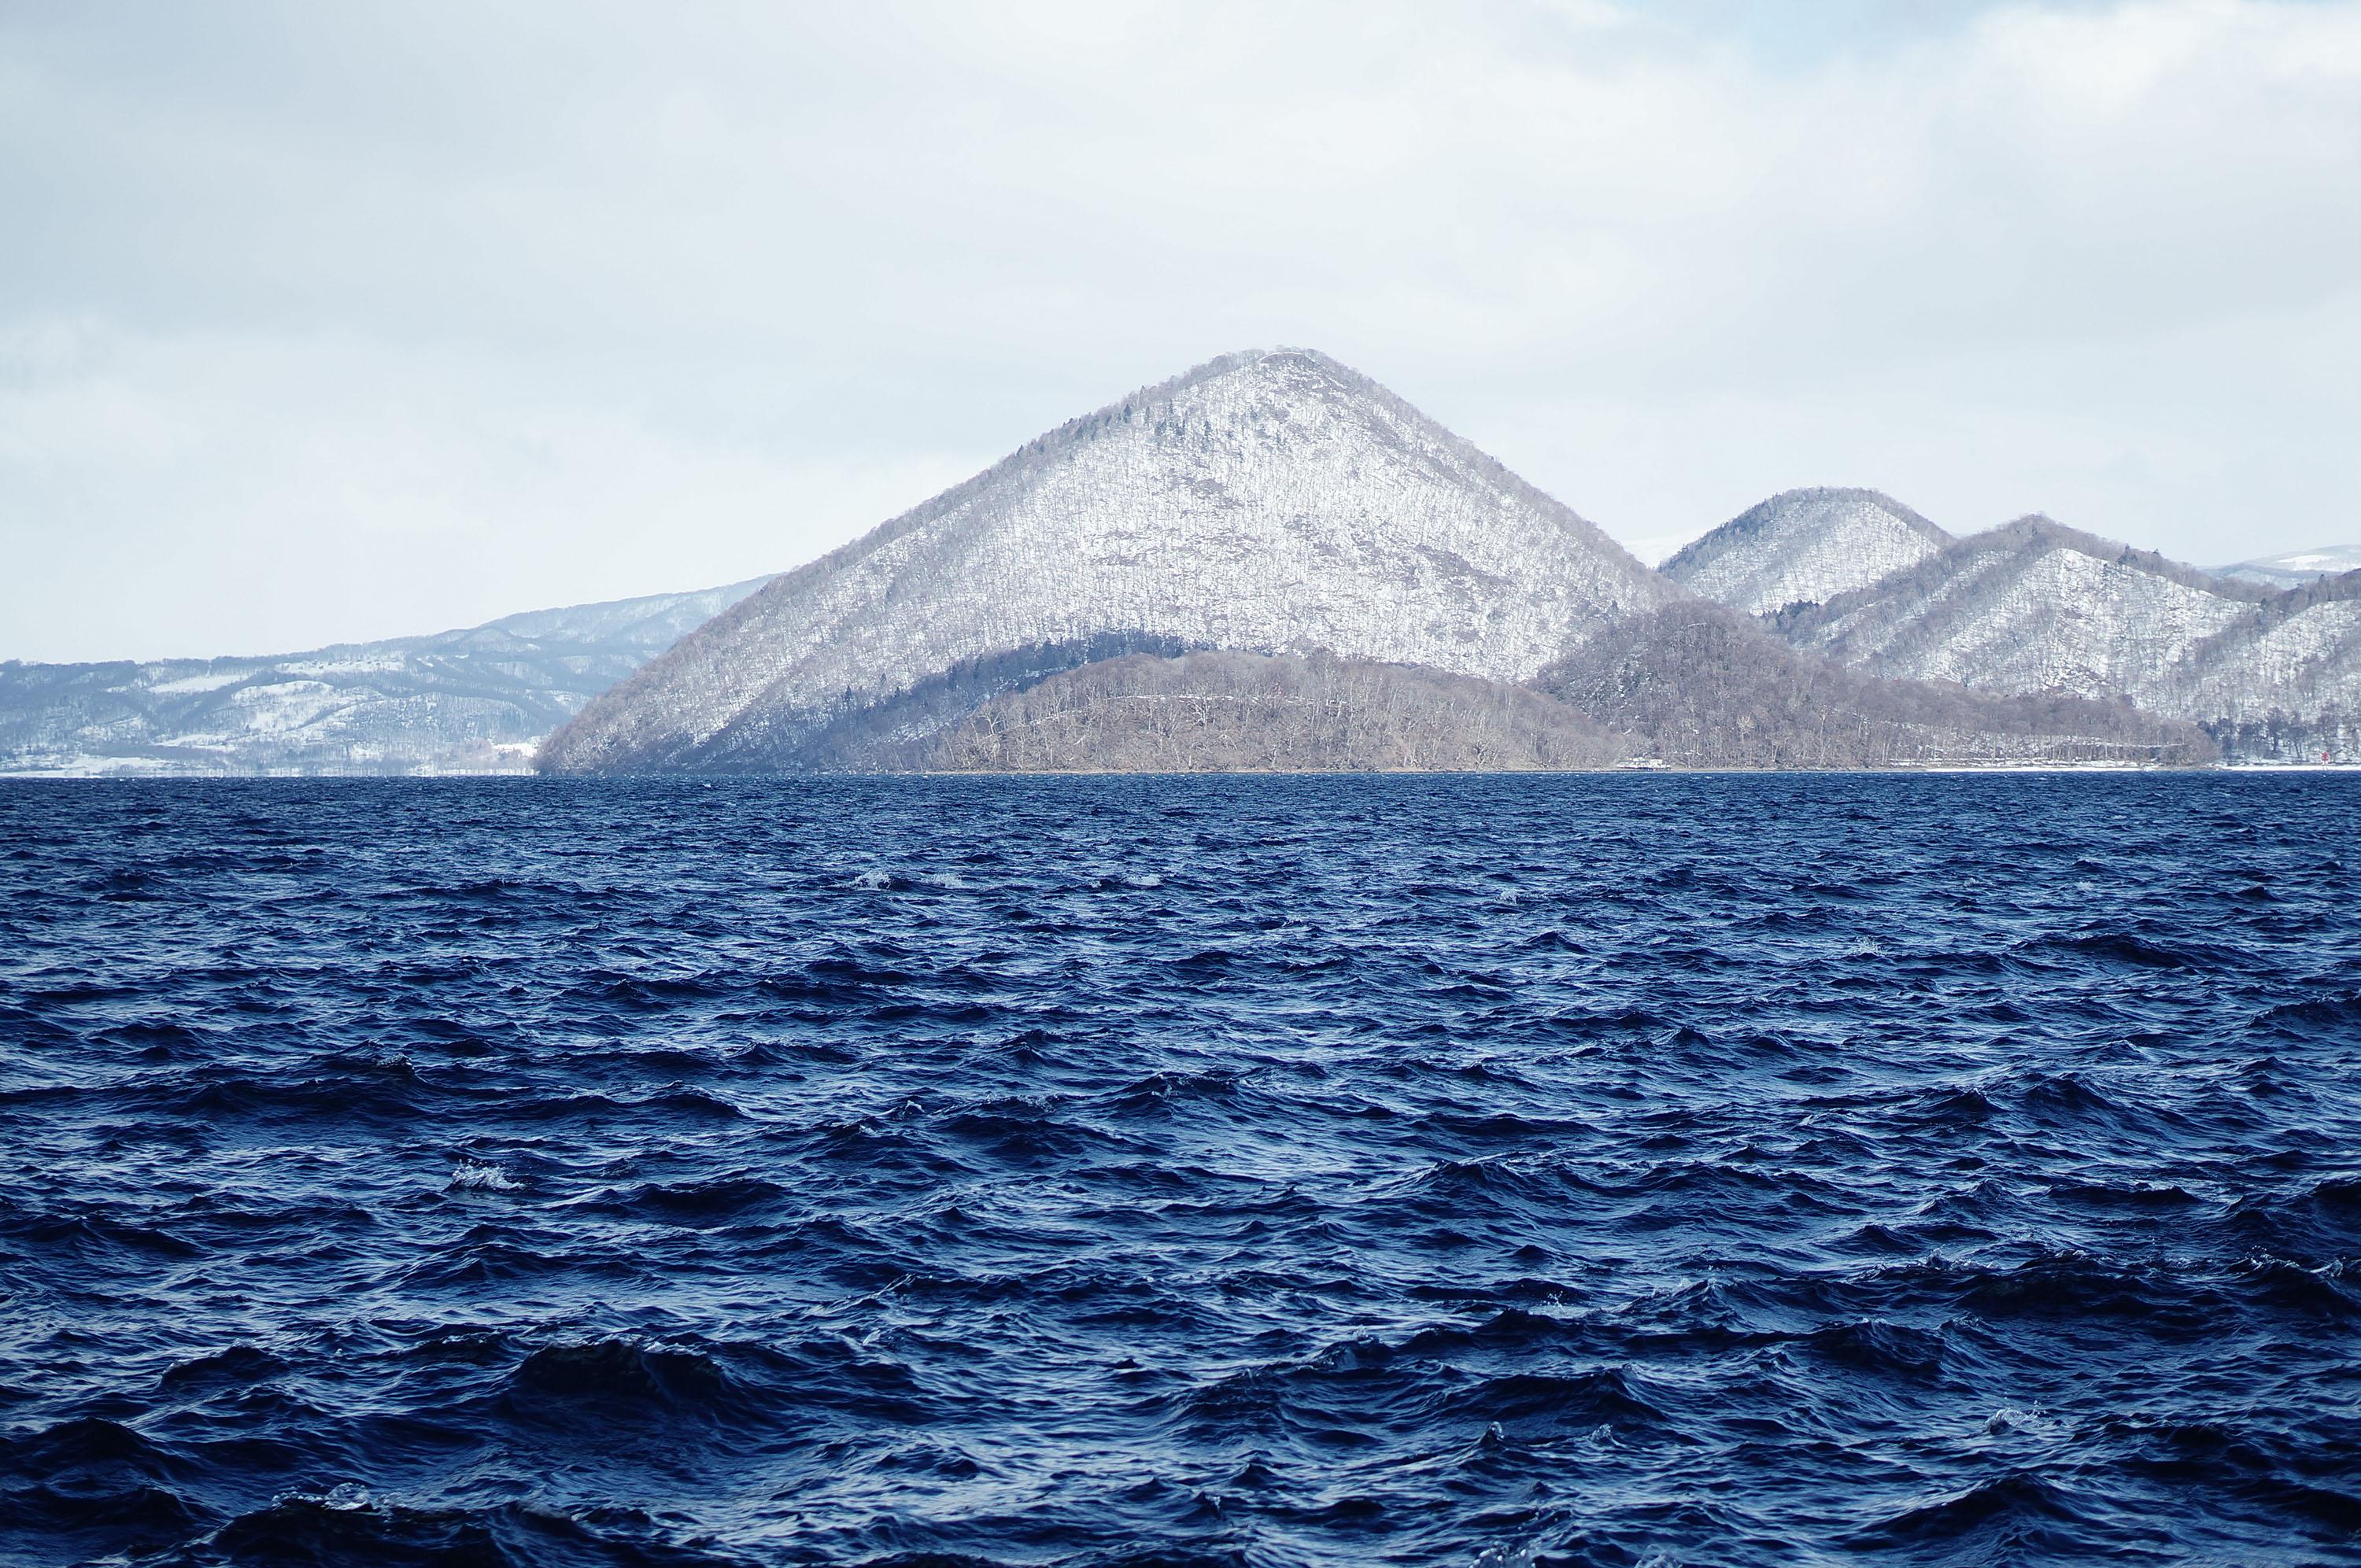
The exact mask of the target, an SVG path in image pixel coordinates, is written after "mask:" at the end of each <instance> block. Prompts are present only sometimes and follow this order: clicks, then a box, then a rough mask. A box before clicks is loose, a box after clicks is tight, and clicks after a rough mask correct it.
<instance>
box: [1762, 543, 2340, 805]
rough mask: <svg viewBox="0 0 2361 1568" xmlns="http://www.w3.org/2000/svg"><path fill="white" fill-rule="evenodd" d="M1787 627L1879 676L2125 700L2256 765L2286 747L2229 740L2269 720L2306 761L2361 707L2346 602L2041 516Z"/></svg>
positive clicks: (2333, 743) (1955, 548)
mask: <svg viewBox="0 0 2361 1568" xmlns="http://www.w3.org/2000/svg"><path fill="white" fill-rule="evenodd" d="M2355 594H2356V595H2361V583H2356V589H2355ZM1785 630H1786V631H1787V634H1788V636H1789V637H1790V638H1791V639H1792V640H1793V641H1795V642H1796V643H1798V644H1799V645H1800V646H1804V647H1806V648H1811V649H1815V650H1817V651H1819V652H1826V653H1828V654H1830V655H1832V656H1834V657H1836V658H1838V659H1839V660H1842V661H1843V662H1845V663H1850V664H1853V665H1856V666H1858V667H1860V668H1862V669H1864V670H1867V671H1869V672H1870V673H1872V674H1880V675H1885V676H1893V677H1902V678H1909V679H1918V680H1938V681H1954V682H1957V683H1959V684H1960V685H1965V686H1969V687H1971V688H1973V689H1976V690H1980V691H1989V692H2004V693H2060V694H2066V695H2070V696H2084V697H2098V698H2105V697H2118V698H2124V699H2127V700H2129V701H2130V702H2132V703H2134V704H2136V705H2137V706H2138V707H2142V708H2144V709H2147V711H2149V712H2151V713H2157V714H2161V715H2165V716H2168V717H2171V718H2187V719H2192V720H2195V721H2198V722H2200V723H2202V724H2204V725H2205V726H2206V727H2207V728H2208V729H2212V730H2213V731H2214V732H2215V733H2216V734H2217V736H2224V737H2230V739H2228V740H2225V744H2226V745H2227V746H2228V749H2229V750H2230V751H2231V752H2232V753H2233V754H2234V755H2237V756H2245V757H2249V758H2251V757H2256V756H2261V755H2276V754H2277V753H2278V750H2279V749H2280V747H2279V742H2273V743H2271V744H2270V745H2268V746H2264V745H2260V743H2258V742H2257V743H2247V742H2242V741H2239V740H2236V739H2235V737H2237V736H2240V735H2247V736H2250V737H2251V735H2252V734H2253V733H2258V732H2259V730H2258V727H2264V728H2268V723H2269V721H2270V720H2271V718H2272V716H2273V715H2278V716H2279V723H2280V728H2281V729H2282V730H2283V731H2284V732H2285V748H2286V749H2288V754H2289V755H2290V756H2293V755H2295V754H2297V753H2298V752H2302V753H2303V754H2306V755H2310V754H2312V753H2313V752H2316V751H2319V750H2320V749H2321V747H2320V746H2318V745H2314V744H2312V740H2314V739H2316V737H2315V736H2314V734H2313V732H2314V731H2316V730H2321V729H2322V727H2323V726H2325V727H2326V729H2325V731H2324V732H2325V733H2327V734H2329V736H2330V739H2329V740H2328V741H2327V742H2326V745H2327V749H2329V750H2331V751H2337V749H2338V748H2340V747H2342V746H2343V745H2344V744H2345V742H2344V741H2341V740H2335V739H2334V735H2335V734H2337V733H2341V730H2339V729H2338V726H2339V725H2341V724H2342V723H2343V720H2342V719H2341V718H2339V717H2338V716H2339V715H2340V714H2342V713H2343V712H2345V710H2348V709H2356V708H2361V681H2357V680H2356V674H2361V672H2356V668H2355V659H2354V650H2355V644H2354V641H2353V636H2354V631H2355V625H2354V612H2353V610H2352V609H2351V596H2347V595H2345V594H2344V593H2342V592H2341V591H2340V590H2336V589H2334V587H2333V586H2323V588H2321V589H2318V590H2310V591H2301V590H2299V591H2294V592H2289V593H2273V592H2272V591H2271V590H2269V589H2268V588H2265V587H2259V586H2257V585H2253V584H2246V583H2238V582H2231V581H2225V580H2224V579H2221V578H2218V577H2213V576H2207V575H2206V574H2204V573H2202V572H2198V571H2195V570H2193V569H2191V568H2190V567H2186V566H2180V565H2175V564H2173V563H2171V562H2169V561H2166V560H2164V559H2163V558H2162V557H2160V556H2158V555H2154V554H2147V553H2145V552H2140V551H2135V550H2131V549H2128V548H2126V547H2125V546H2123V545H2120V544H2115V543H2110V542H2108V541H2106V540H2103V539H2097V538H2093V537H2092V536H2091V535H2089V534H2085V533H2080V532H2076V531H2074V530H2072V529H2068V528H2063V527H2060V526H2059V525H2058V524H2057V523H2054V522H2051V521H2048V519H2046V518H2026V519H2023V520H2020V521H2016V522H2014V523H2010V524H2008V525H2007V526H2005V527H2004V528H1998V529H1994V530H1993V531H1992V532H1989V533H1982V534H1977V535H1975V536H1973V537H1972V538H1969V539H1964V540H1961V541H1960V542H1959V543H1956V544H1953V545H1951V546H1949V548H1948V549H1946V550H1944V551H1943V552H1942V553H1941V554H1938V555H1936V556H1934V557H1932V558H1930V559H1929V560H1927V561H1926V562H1924V563H1921V564H1920V565H1918V566H1916V567H1914V568H1911V569H1910V570H1907V571H1905V572H1903V573H1900V574H1897V575H1896V576H1892V577H1888V578H1886V579H1884V580H1883V581H1881V582H1879V583H1877V584H1875V585H1873V586H1872V587H1867V588H1864V589H1861V590H1857V591H1855V592H1853V593H1850V594H1846V595H1843V596H1840V597H1839V598H1835V599H1833V600H1831V601H1829V602H1828V604H1826V605H1824V606H1822V607H1820V608H1819V609H1817V610H1812V611H1807V612H1806V613H1805V614H1803V615H1801V616H1798V617H1794V618H1790V620H1788V622H1787V624H1786V628H1785ZM2258 748H2259V749H2258ZM2339 760H2345V757H2344V756H2343V755H2342V754H2341V753H2340V754H2339Z"/></svg>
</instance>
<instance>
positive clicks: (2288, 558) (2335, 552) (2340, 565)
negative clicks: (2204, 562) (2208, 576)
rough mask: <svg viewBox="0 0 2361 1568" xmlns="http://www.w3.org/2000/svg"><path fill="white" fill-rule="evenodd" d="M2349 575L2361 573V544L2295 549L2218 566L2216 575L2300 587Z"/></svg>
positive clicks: (2264, 584)
mask: <svg viewBox="0 0 2361 1568" xmlns="http://www.w3.org/2000/svg"><path fill="white" fill-rule="evenodd" d="M2347 572H2361V544H2324V545H2323V546H2321V547H2320V548H2319V549H2317V550H2291V551H2290V552H2289V553H2288V554H2284V555H2266V556H2264V557H2263V558H2262V559H2260V560H2258V561H2241V562H2239V563H2238V564H2237V565H2235V566H2218V567H2216V568H2214V572H2213V575H2214V576H2217V577H2227V578H2229V579H2231V580H2232V581H2233V582H2241V583H2260V584H2261V585H2263V586H2264V587H2271V588H2300V587H2303V586H2304V585H2305V584H2306V583H2316V582H2318V581H2320V579H2321V578H2323V577H2341V576H2344V575H2345V573H2347Z"/></svg>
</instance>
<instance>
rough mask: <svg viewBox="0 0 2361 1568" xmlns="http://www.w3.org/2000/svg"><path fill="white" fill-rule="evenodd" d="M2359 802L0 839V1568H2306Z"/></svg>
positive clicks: (192, 815) (1403, 801)
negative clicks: (1810, 1566) (1440, 1566)
mask: <svg viewBox="0 0 2361 1568" xmlns="http://www.w3.org/2000/svg"><path fill="white" fill-rule="evenodd" d="M2357 1061H2361V777H2342V776H2287V775H2280V776H2268V777H2225V776H2221V775H2208V776H2187V777H2174V776H2157V777H2136V776H2089V775H2083V776H2070V777H2038V776H1997V777H1810V778H1794V777H1788V778H1777V777H1769V778H1765V777H1631V776H1611V777H1598V778H1521V779H1520V778H1494V779H1472V780H1471V779H1418V778H1378V779H1353V780H1338V779H1265V780H1221V779H1193V780H1172V779H1098V780H1085V779H1071V780H1057V779H1049V780H1032V781H1023V780H1018V781H958V780H895V781H847V782H828V783H818V784H815V783H807V782H806V783H798V782H779V783H767V782H766V783H748V784H595V783H559V782H533V781H514V780H486V781H475V782H447V783H433V782H401V783H391V782H389V783H363V782H321V783H302V782H283V783H274V782H253V783H245V784H71V785H59V784H15V785H10V784H0V1561H5V1562H6V1563H27V1564H50V1563H78V1562H84V1561H90V1560H94V1559H102V1558H107V1559H115V1560H125V1559H127V1560H130V1561H133V1562H137V1563H470V1564H474V1563H555V1564H595V1563H651V1564H708V1563H913V1564H915V1563H1174V1564H1178V1563H1255V1564H1290V1563H1459V1564H1471V1565H1472V1564H1477V1563H1485V1564H1491V1565H1501V1564H1521V1563H1532V1562H1540V1563H1665V1564H1669V1563H1734V1564H1735V1563H1787V1562H1796V1563H1817V1562H1835V1561H1847V1562H1851V1561H1860V1560H1864V1559H1866V1560H1872V1561H1885V1562H1901V1563H1908V1562H1929V1563H1949V1562H1972V1563H2018V1562H2046V1561H2072V1560H2084V1559H2088V1560H2098V1559H2106V1560H2109V1561H2115V1562H2124V1563H2179V1562H2204V1563H2328V1562H2336V1563H2347V1562H2361V1421H2356V1417H2361V1075H2356V1062H2357Z"/></svg>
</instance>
